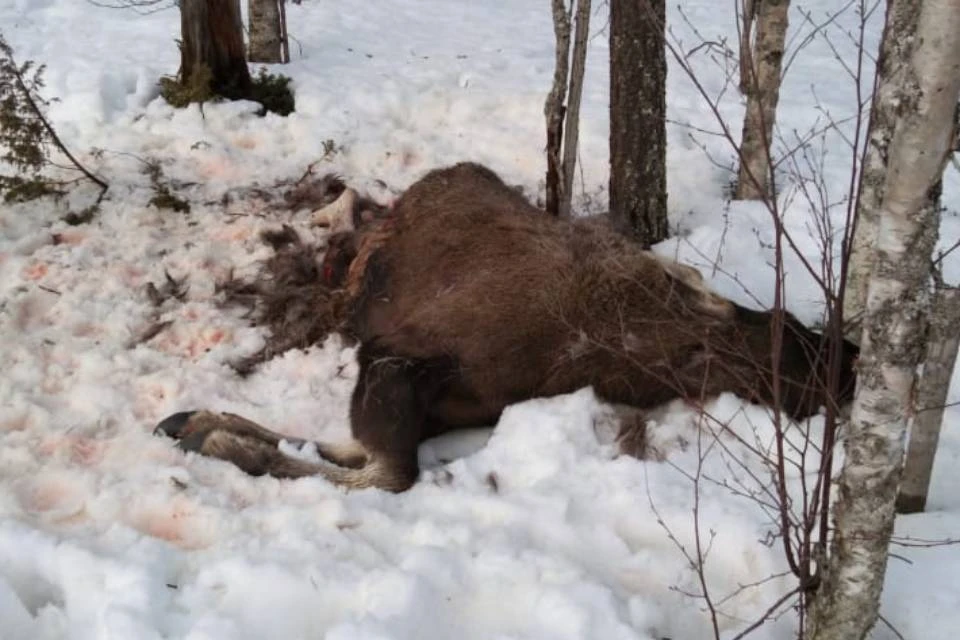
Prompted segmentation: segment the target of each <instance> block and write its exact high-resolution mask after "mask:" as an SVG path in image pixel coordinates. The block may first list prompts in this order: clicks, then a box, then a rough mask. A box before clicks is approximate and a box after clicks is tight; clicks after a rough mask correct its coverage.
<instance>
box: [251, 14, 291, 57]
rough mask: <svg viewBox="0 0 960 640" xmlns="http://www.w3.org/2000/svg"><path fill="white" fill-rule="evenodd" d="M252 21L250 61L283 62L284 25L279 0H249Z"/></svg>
mask: <svg viewBox="0 0 960 640" xmlns="http://www.w3.org/2000/svg"><path fill="white" fill-rule="evenodd" d="M247 12H248V13H249V22H250V47H249V48H248V50H247V59H249V60H250V62H268V63H277V62H283V50H282V48H281V45H282V43H283V25H282V24H281V21H280V2H279V1H278V0H247Z"/></svg>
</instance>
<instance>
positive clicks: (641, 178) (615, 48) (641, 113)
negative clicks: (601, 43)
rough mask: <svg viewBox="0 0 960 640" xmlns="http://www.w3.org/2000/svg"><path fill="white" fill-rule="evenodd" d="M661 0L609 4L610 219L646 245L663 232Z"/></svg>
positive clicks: (664, 148)
mask: <svg viewBox="0 0 960 640" xmlns="http://www.w3.org/2000/svg"><path fill="white" fill-rule="evenodd" d="M665 23H666V3H665V0H639V1H637V0H611V2H610V218H611V221H612V222H613V224H614V225H615V226H616V227H617V229H619V230H620V231H621V232H622V233H625V234H626V235H628V236H630V237H632V238H635V239H636V240H638V241H639V242H640V243H641V244H642V245H643V246H644V247H649V246H651V245H653V244H656V243H657V242H660V241H661V240H664V239H665V238H666V237H667V235H668V229H667V171H666V164H667V128H666V115H667V110H666V106H667V105H666V81H667V59H666V52H665V42H664V28H665Z"/></svg>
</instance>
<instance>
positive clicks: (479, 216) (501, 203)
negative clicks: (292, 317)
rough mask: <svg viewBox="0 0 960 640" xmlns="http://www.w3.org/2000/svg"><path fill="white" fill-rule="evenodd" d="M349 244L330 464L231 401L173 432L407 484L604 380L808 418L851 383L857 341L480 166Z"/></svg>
mask: <svg viewBox="0 0 960 640" xmlns="http://www.w3.org/2000/svg"><path fill="white" fill-rule="evenodd" d="M332 246H333V247H334V250H333V251H331V252H330V254H329V255H328V264H327V265H326V267H329V268H324V269H323V273H324V274H325V277H332V278H335V279H336V280H337V284H342V288H343V290H344V293H345V295H346V297H347V300H348V301H349V302H348V304H347V305H346V307H345V308H346V310H347V311H346V313H347V318H346V323H345V326H346V327H347V329H348V330H349V331H350V332H351V333H352V334H353V335H354V336H355V337H356V338H357V339H358V340H359V341H360V347H359V350H358V360H359V374H358V379H357V382H356V387H355V388H354V391H353V395H352V400H351V407H350V423H351V431H352V435H353V441H352V442H351V443H349V444H341V445H330V444H319V445H318V453H319V454H320V456H321V457H322V458H324V459H325V460H326V461H327V462H326V463H319V464H314V463H310V462H306V461H303V460H300V459H294V458H291V457H288V456H286V455H284V454H283V453H282V452H281V451H280V450H279V449H278V447H277V445H278V443H279V442H280V439H281V436H280V435H278V434H276V433H274V432H272V431H269V430H267V429H265V428H263V427H261V426H259V425H257V424H255V423H253V422H250V421H248V420H245V419H244V418H241V417H239V416H235V415H232V414H221V413H213V412H209V411H190V412H183V413H178V414H175V415H173V416H170V417H169V418H167V419H166V420H164V421H163V422H161V423H160V425H159V426H158V427H157V431H158V433H161V434H164V435H168V436H171V437H174V438H176V439H178V440H179V443H180V446H181V447H182V448H183V449H186V450H188V451H197V452H200V453H202V454H206V455H210V456H215V457H219V458H223V459H226V460H229V461H231V462H233V463H235V464H236V465H238V466H239V467H241V468H242V469H244V470H246V471H247V472H249V473H252V474H258V475H259V474H265V473H266V474H271V475H274V476H278V477H300V476H305V475H313V474H319V475H322V476H323V477H325V478H327V479H329V480H330V481H332V482H334V483H337V484H340V485H344V486H347V487H351V488H359V487H380V488H383V489H388V490H392V491H403V490H406V489H407V488H409V487H410V486H411V485H412V484H413V483H414V482H415V481H416V479H417V476H418V474H419V467H418V462H417V449H418V445H419V444H420V443H421V442H422V441H423V440H425V439H427V438H430V437H433V436H436V435H438V434H440V433H443V432H446V431H448V430H451V429H457V428H463V427H474V426H485V425H491V424H494V423H495V422H496V421H497V419H498V417H499V416H500V414H501V412H502V411H503V410H504V408H505V407H506V406H507V405H510V404H512V403H516V402H520V401H523V400H526V399H529V398H533V397H538V396H553V395H558V394H564V393H569V392H572V391H574V390H577V389H579V388H582V387H585V386H588V385H590V386H592V387H593V389H594V390H595V392H596V394H597V395H598V396H599V397H600V398H602V399H604V400H606V401H609V402H612V403H620V404H626V405H632V406H634V407H638V408H641V409H643V408H652V407H655V406H657V405H660V404H663V403H665V402H667V401H669V400H671V399H674V398H688V399H694V400H696V399H702V398H705V397H710V396H714V395H716V394H719V393H721V392H724V391H730V392H734V393H736V394H738V395H739V396H741V397H743V398H746V399H749V400H751V401H755V402H762V403H765V404H768V405H776V406H777V407H778V408H780V409H782V410H783V411H784V412H786V413H787V414H789V415H790V416H792V417H793V418H797V419H799V418H803V417H806V416H809V415H811V414H813V413H815V412H816V411H817V410H818V408H819V407H820V406H822V405H826V404H828V403H837V404H840V403H844V402H845V401H846V400H848V399H849V398H850V396H851V394H852V389H853V381H854V375H855V374H854V369H853V361H854V358H855V356H856V349H855V347H853V346H852V345H850V344H848V343H843V344H842V345H839V348H838V349H835V350H832V349H831V345H830V343H829V341H826V340H823V339H822V338H821V336H819V335H817V334H815V333H813V332H811V331H810V330H808V329H806V328H805V327H804V326H803V325H801V324H800V323H799V321H797V320H796V319H795V318H794V317H793V316H791V315H789V314H786V313H781V314H779V316H778V315H777V314H775V313H773V312H759V311H751V310H748V309H746V308H743V307H741V306H738V305H736V304H734V303H732V302H731V301H729V300H727V299H725V298H723V297H721V296H719V295H717V294H716V293H714V292H712V291H710V290H709V289H708V288H707V287H706V286H705V285H704V283H703V281H702V279H701V277H700V274H699V273H698V272H697V271H696V270H694V269H692V268H690V267H686V266H683V265H680V264H677V263H675V262H672V261H669V260H666V259H663V258H661V257H658V256H656V255H655V254H653V253H651V252H648V251H644V250H641V249H640V248H639V247H638V246H636V245H634V244H632V243H631V242H630V241H629V240H627V239H625V238H623V237H621V236H619V235H617V234H616V233H614V232H612V231H610V230H608V229H606V228H605V227H603V226H602V225H598V224H595V223H584V222H569V221H562V220H557V219H554V218H552V217H549V216H547V215H546V214H544V213H543V212H541V211H540V210H538V209H536V208H535V207H533V206H532V205H531V204H530V203H529V202H527V200H525V199H524V198H523V197H522V196H521V195H520V194H519V193H518V192H517V191H515V190H513V189H511V188H510V187H508V186H506V185H505V184H504V183H503V182H502V181H501V180H500V178H499V177H497V176H496V174H494V173H493V172H492V171H490V170H489V169H486V168H484V167H482V166H479V165H475V164H470V163H463V164H459V165H456V166H453V167H450V168H446V169H440V170H435V171H433V172H431V173H429V174H427V175H426V176H425V177H424V178H422V179H421V180H420V181H419V182H417V183H415V184H414V185H413V186H411V187H410V188H409V189H408V190H407V191H406V192H405V193H403V194H402V196H401V197H400V198H399V199H398V200H397V202H396V203H395V205H394V208H393V211H392V213H391V214H390V215H389V216H387V217H385V218H384V219H382V220H377V221H375V222H373V223H371V224H369V225H367V226H366V227H364V228H361V229H358V230H356V231H353V232H348V233H347V234H346V235H341V236H340V237H339V239H338V240H337V241H336V242H334V243H333V245H332ZM775 322H776V323H778V325H779V324H780V323H782V325H781V326H782V332H777V331H772V327H773V326H774V323H775ZM776 335H780V336H782V337H781V338H778V339H776V340H775V339H774V336H776ZM775 344H779V354H778V358H774V357H773V355H774V351H775V349H774V345H775ZM831 353H833V354H834V355H835V356H839V358H840V362H839V367H840V368H839V371H840V372H841V375H840V377H839V380H838V381H837V383H836V384H835V385H834V388H835V392H834V393H831V392H830V391H829V388H830V385H828V384H827V382H826V381H827V380H828V376H827V367H828V365H829V363H830V361H831V358H830V357H828V355H829V354H831ZM774 362H778V370H777V371H776V375H775V372H774V369H773V363H774ZM775 378H777V384H774V379H775Z"/></svg>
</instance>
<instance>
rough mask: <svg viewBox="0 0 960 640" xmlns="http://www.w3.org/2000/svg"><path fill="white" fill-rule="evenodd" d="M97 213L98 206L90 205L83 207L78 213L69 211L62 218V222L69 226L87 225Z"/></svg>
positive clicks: (98, 211)
mask: <svg viewBox="0 0 960 640" xmlns="http://www.w3.org/2000/svg"><path fill="white" fill-rule="evenodd" d="M98 213H100V205H99V204H92V205H90V206H89V207H84V208H83V209H81V210H80V211H71V212H70V213H68V214H67V215H65V216H63V221H64V222H66V223H67V224H69V225H71V226H77V225H80V224H87V223H88V222H90V221H91V220H93V219H94V217H96V215H97V214H98Z"/></svg>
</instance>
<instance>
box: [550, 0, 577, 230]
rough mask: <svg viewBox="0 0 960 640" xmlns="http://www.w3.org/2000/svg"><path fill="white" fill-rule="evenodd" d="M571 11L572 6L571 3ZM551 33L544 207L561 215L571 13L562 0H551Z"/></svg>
mask: <svg viewBox="0 0 960 640" xmlns="http://www.w3.org/2000/svg"><path fill="white" fill-rule="evenodd" d="M570 7H571V10H572V9H573V5H570ZM553 33H554V37H555V38H556V41H557V54H556V62H555V63H554V67H553V87H551V89H550V93H548V94H547V101H546V103H545V104H544V105H543V115H544V116H545V117H546V119H547V183H546V189H547V193H546V210H547V213H549V214H550V215H553V216H559V215H560V203H561V202H562V201H563V193H562V191H563V178H562V176H561V174H562V172H563V164H562V162H561V151H562V149H563V117H564V115H565V111H566V110H565V109H564V106H563V103H564V101H565V98H566V97H567V77H568V76H569V70H570V13H569V12H568V11H567V6H566V1H565V0H553Z"/></svg>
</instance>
